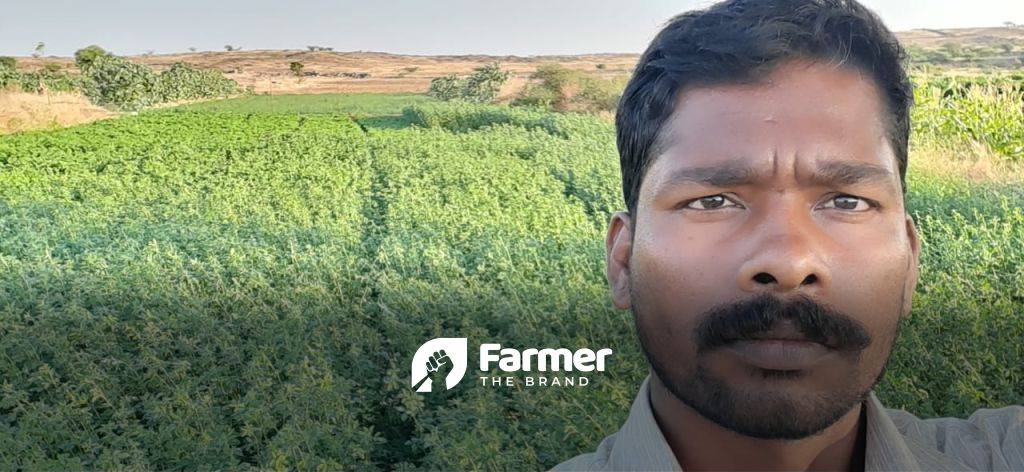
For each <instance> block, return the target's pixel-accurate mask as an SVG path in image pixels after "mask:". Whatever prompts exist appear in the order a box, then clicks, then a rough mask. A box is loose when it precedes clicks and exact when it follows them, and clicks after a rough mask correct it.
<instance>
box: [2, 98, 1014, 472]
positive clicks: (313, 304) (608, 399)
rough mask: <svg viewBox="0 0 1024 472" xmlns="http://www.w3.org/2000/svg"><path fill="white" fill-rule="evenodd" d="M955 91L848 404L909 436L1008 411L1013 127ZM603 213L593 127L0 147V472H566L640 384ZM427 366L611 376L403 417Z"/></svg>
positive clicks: (371, 125)
mask: <svg viewBox="0 0 1024 472" xmlns="http://www.w3.org/2000/svg"><path fill="white" fill-rule="evenodd" d="M930 83H931V82H930ZM979 87H980V86H979ZM997 87H1002V88H998V90H1003V91H1006V93H1010V92H1009V91H1010V90H1011V89H1010V88H1009V87H1008V86H997ZM968 88H969V87H968ZM964 90H966V89H965V88H963V84H957V83H948V82H940V81H937V80H936V81H934V83H932V85H930V86H928V87H924V88H922V89H921V90H920V92H921V93H922V94H930V95H928V96H927V97H924V96H922V100H921V101H920V103H921V104H922V105H921V107H920V108H919V109H918V110H917V111H916V112H915V123H917V124H916V126H915V130H914V137H913V138H912V141H913V142H914V144H913V146H914V148H913V150H912V155H911V170H910V174H909V176H908V182H909V188H910V190H909V193H908V197H907V198H908V206H909V208H910V210H911V211H912V213H913V215H914V216H915V219H916V221H917V223H918V225H919V229H920V232H921V235H922V238H923V244H924V246H923V247H924V249H923V256H922V267H921V271H922V273H921V282H920V284H919V287H918V291H917V295H916V297H915V309H914V312H913V314H912V316H911V317H910V319H909V320H908V322H907V325H906V326H905V328H904V329H903V331H902V334H901V337H900V340H899V344H898V348H897V350H896V352H895V353H894V355H893V358H892V361H891V363H890V365H889V369H888V373H887V376H886V379H885V380H884V381H883V383H882V384H881V385H880V386H879V388H878V393H879V396H880V397H881V398H882V400H883V402H885V403H886V404H887V406H890V407H898V408H905V409H907V410H909V411H912V412H914V413H916V414H918V415H921V416H936V415H956V416H964V415H966V414H968V413H970V412H971V411H973V410H974V409H976V408H979V407H986V406H992V407H997V406H1003V405H1007V404H1022V403H1024V343H1021V339H1024V267H1022V266H1024V265H1022V261H1024V210H1022V207H1024V192H1022V190H1021V186H1020V184H1019V182H1016V181H1013V180H1012V179H1009V178H1004V177H1005V176H1007V175H1013V174H1010V173H1009V172H1010V171H1008V170H1006V169H1012V168H1014V167H1013V166H1017V165H1019V163H1020V161H1021V160H1022V156H1021V142H1022V141H1021V140H1022V139H1024V135H1022V134H1024V132H1022V131H1021V127H1020V121H1015V120H1019V119H1020V117H1021V113H1022V112H1021V109H1020V97H1019V95H1018V96H1017V97H1016V99H1015V100H1016V101H1014V100H1008V99H1005V98H1004V95H1003V94H1000V93H994V92H991V91H990V92H989V93H982V92H971V91H967V92H964ZM979 90H980V89H979ZM961 92H963V93H961ZM925 98H927V99H925ZM966 112H969V113H973V115H971V116H967V117H965V116H963V115H964V113H966ZM972 119H973V121H972ZM997 120H1003V121H997ZM986 126H987V127H988V128H986ZM993 130H997V131H999V132H998V133H994V132H993ZM979 147H980V148H982V149H984V152H983V153H982V154H984V155H985V156H987V158H988V159H991V160H992V162H994V163H995V164H993V165H996V164H998V166H996V167H993V168H987V169H988V170H989V171H990V172H989V173H987V174H984V175H982V176H981V178H978V176H976V175H973V174H970V173H968V172H966V171H964V172H961V170H962V169H967V167H960V166H961V164H962V162H961V161H962V159H960V158H958V157H957V156H961V153H962V152H967V151H965V150H971V149H974V150H975V151H977V149H979ZM972 152H974V151H972ZM963 162H966V161H963ZM963 165H964V166H965V165H966V164H963ZM990 167H991V166H990ZM972 169H975V170H976V169H977V167H972ZM993 169H995V170H993ZM620 185H621V184H620V181H619V169H618V157H617V154H616V151H615V145H614V130H613V128H612V126H611V125H610V124H609V123H607V122H606V121H602V120H601V119H599V118H596V117H592V116H589V115H583V114H557V113H549V112H542V111H534V110H530V109H520V108H508V107H502V106H484V105H466V104H462V105H459V104H446V103H436V102H432V101H429V100H427V99H425V98H424V97H420V96H399V97H380V96H359V97H344V96H341V97H339V96H334V97H314V98H300V97H261V96H255V97H247V98H243V99H239V100H234V101H223V102H214V103H209V104H198V105H193V106H188V107H183V108H171V109H164V110H155V111H148V112H142V113H140V114H139V115H137V116H131V117H125V118H120V119H115V120H107V121H100V122H96V123H93V124H89V125H83V126H78V127H74V128H69V129H64V130H57V131H45V132H28V133H22V134H16V135H10V136H4V137H0V468H3V469H17V468H19V467H20V468H22V469H32V470H35V469H96V468H102V469H119V470H134V469H161V470H163V469H186V470H194V469H202V470H207V469H210V470H212V469H244V468H271V469H290V468H298V469H314V468H319V469H323V470H336V469H374V468H380V469H392V468H398V469H414V468H421V467H422V468H429V469H465V468H473V469H477V468H485V469H509V468H526V469H537V468H547V467H550V466H553V465H554V464H556V463H558V462H560V461H562V460H564V459H566V458H568V457H571V456H573V455H576V454H578V453H580V452H584V451H587V450H592V448H593V447H595V446H596V445H597V443H598V441H599V440H600V439H601V438H603V437H604V436H605V435H607V434H609V433H611V432H614V431H615V430H616V429H617V428H618V427H619V425H620V424H621V422H622V420H623V419H624V418H625V416H626V414H627V412H628V406H629V404H630V402H631V401H632V398H633V396H634V395H635V393H636V388H637V387H638V385H639V382H640V380H641V379H642V378H643V377H644V376H645V375H646V373H647V366H646V362H645V360H644V359H643V356H642V354H641V352H640V350H639V347H638V345H637V342H636V341H635V335H634V333H633V322H632V317H631V315H630V314H629V312H623V311H616V310H614V309H613V308H612V306H611V301H610V299H609V296H608V291H607V286H606V281H605V279H604V275H603V274H604V272H603V270H604V268H603V265H604V248H603V237H604V232H605V226H606V224H607V221H608V215H609V214H610V213H611V212H612V211H615V210H618V209H620V208H622V207H623V206H624V204H623V202H622V199H621V186H620ZM865 250H870V248H865ZM442 336H460V337H463V336H464V337H468V338H469V342H470V345H471V346H473V345H475V344H479V343H481V342H492V341H496V342H501V343H502V344H504V345H509V346H523V347H531V346H533V347H561V346H565V347H572V348H575V347H595V348H596V347H610V348H612V349H614V351H615V355H614V356H613V357H612V358H611V360H610V362H609V364H608V368H609V370H608V371H607V372H605V373H603V375H599V376H597V375H595V376H592V381H591V384H590V385H589V386H587V387H586V388H546V389H544V388H532V389H531V388H528V387H516V388H498V387H493V388H492V387H487V388H484V387H480V386H477V385H474V384H473V380H474V379H475V377H474V376H473V374H472V372H471V373H470V374H469V376H468V377H467V379H466V380H464V381H463V383H462V384H460V385H459V386H458V387H457V388H455V389H453V390H451V391H447V392H434V393H433V394H430V395H422V394H417V393H414V392H413V391H412V389H411V388H410V387H409V378H408V376H409V363H410V361H411V358H412V355H413V353H414V351H415V350H416V348H417V347H418V346H419V345H420V344H421V343H423V342H424V341H426V340H428V339H432V338H435V337H442Z"/></svg>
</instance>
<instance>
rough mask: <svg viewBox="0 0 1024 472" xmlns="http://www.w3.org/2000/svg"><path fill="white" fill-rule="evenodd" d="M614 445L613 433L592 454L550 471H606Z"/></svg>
mask: <svg viewBox="0 0 1024 472" xmlns="http://www.w3.org/2000/svg"><path fill="white" fill-rule="evenodd" d="M614 444H615V433H613V434H610V435H608V436H607V437H605V438H604V440H602V441H601V444H599V445H598V446H597V449H596V450H595V451H594V452H586V453H583V454H580V455H578V456H576V457H573V458H571V459H568V460H566V461H563V462H561V463H560V464H558V465H556V466H554V467H552V468H551V469H550V470H552V471H563V470H607V469H608V458H609V457H610V456H611V452H612V446H613V445H614Z"/></svg>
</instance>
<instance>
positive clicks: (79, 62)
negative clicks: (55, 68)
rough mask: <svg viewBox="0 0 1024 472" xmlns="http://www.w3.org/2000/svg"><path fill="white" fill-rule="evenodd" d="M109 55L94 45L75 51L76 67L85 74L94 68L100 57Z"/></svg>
mask: <svg viewBox="0 0 1024 472" xmlns="http://www.w3.org/2000/svg"><path fill="white" fill-rule="evenodd" d="M106 55H109V53H107V51H106V50H104V49H103V48H101V47H99V46H97V45H95V44H93V45H91V46H86V47H84V48H82V49H79V50H77V51H75V65H76V66H78V68H79V69H80V70H82V71H83V72H84V71H86V70H88V69H89V68H90V67H92V64H93V62H95V61H96V58H98V57H100V56H106Z"/></svg>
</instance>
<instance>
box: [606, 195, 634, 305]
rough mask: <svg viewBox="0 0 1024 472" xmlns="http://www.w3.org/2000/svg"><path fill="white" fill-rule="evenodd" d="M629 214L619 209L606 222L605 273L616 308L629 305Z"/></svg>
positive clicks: (631, 238)
mask: <svg viewBox="0 0 1024 472" xmlns="http://www.w3.org/2000/svg"><path fill="white" fill-rule="evenodd" d="M630 219H631V217H630V215H629V213H627V212H624V211H619V212H616V213H615V214H614V215H612V218H611V221H609V223H608V234H607V235H606V236H605V239H604V249H605V263H606V265H605V267H606V268H605V275H607V277H608V285H609V286H610V287H611V293H612V302H614V303H615V307H616V308H620V309H623V310H624V309H627V308H629V307H630V305H631V301H630V296H629V256H630V252H631V246H632V244H633V234H632V230H631V229H630V226H631V225H630Z"/></svg>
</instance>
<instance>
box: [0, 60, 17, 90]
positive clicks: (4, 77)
mask: <svg viewBox="0 0 1024 472" xmlns="http://www.w3.org/2000/svg"><path fill="white" fill-rule="evenodd" d="M15 84H20V76H19V75H18V72H17V71H15V70H14V69H12V68H9V67H7V66H5V65H3V64H0V89H6V88H7V87H8V86H11V85H15Z"/></svg>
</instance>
